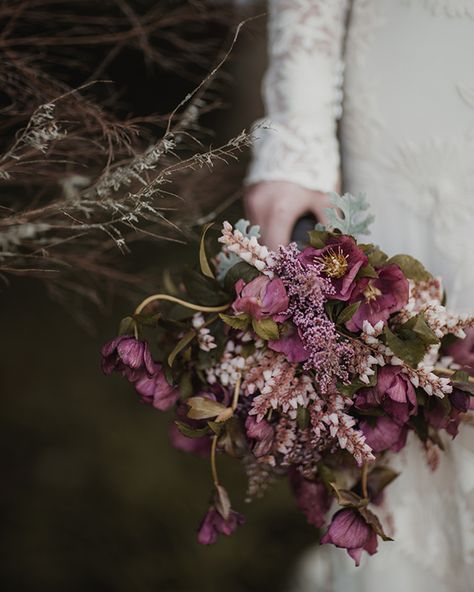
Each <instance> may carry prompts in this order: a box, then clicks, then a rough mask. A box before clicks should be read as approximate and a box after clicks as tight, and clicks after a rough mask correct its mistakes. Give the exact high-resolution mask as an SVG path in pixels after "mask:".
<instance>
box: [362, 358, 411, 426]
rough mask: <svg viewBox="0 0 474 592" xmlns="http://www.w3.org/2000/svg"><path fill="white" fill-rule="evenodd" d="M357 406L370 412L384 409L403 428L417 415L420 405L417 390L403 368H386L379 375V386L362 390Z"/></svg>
mask: <svg viewBox="0 0 474 592" xmlns="http://www.w3.org/2000/svg"><path fill="white" fill-rule="evenodd" d="M355 406H356V408H358V409H364V410H368V409H371V408H382V409H383V410H384V411H385V412H386V413H387V414H388V415H389V416H390V417H391V418H392V419H393V420H394V421H395V422H396V423H398V424H399V425H400V426H403V425H405V424H406V423H407V421H408V420H409V419H410V416H411V415H416V413H417V411H418V403H417V400H416V393H415V389H414V387H413V385H412V383H411V382H410V380H409V378H408V376H407V375H406V374H404V373H403V371H402V368H401V366H384V367H383V368H381V369H380V370H379V373H378V375H377V384H376V385H375V386H374V387H371V388H364V389H361V390H360V391H359V392H358V393H357V396H356V399H355Z"/></svg>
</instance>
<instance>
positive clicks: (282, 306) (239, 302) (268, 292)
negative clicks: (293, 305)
mask: <svg viewBox="0 0 474 592" xmlns="http://www.w3.org/2000/svg"><path fill="white" fill-rule="evenodd" d="M235 291H236V293H237V298H236V299H235V301H234V303H233V305H232V308H233V309H234V311H235V312H236V313H239V312H240V313H247V314H249V315H250V316H251V317H253V318H254V319H263V318H266V317H271V318H272V319H273V320H274V321H283V320H284V319H285V318H286V316H285V314H284V313H285V312H286V310H287V308H288V295H287V293H286V290H285V286H284V285H283V282H282V281H281V280H280V279H279V278H275V279H273V280H271V279H270V278H268V277H267V276H266V275H259V276H258V277H256V278H255V279H253V280H252V281H251V282H249V283H248V284H246V283H245V282H244V280H242V279H240V280H239V281H238V282H237V283H236V284H235Z"/></svg>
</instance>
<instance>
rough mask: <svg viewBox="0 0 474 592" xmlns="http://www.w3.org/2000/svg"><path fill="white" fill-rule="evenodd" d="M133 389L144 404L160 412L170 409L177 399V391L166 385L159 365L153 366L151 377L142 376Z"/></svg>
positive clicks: (166, 382)
mask: <svg viewBox="0 0 474 592" xmlns="http://www.w3.org/2000/svg"><path fill="white" fill-rule="evenodd" d="M135 389H136V391H137V393H138V394H139V395H140V396H141V398H142V401H143V402H144V403H148V404H149V405H153V407H155V409H160V411H166V410H167V409H169V408H170V407H172V406H173V405H174V404H175V403H176V401H177V400H178V398H179V390H178V389H177V388H176V387H174V386H171V385H170V384H169V383H168V381H167V380H166V378H165V375H164V374H163V371H162V369H161V366H160V365H159V364H155V372H154V374H153V375H152V376H147V375H146V374H143V375H142V376H141V378H139V379H138V380H137V381H136V382H135Z"/></svg>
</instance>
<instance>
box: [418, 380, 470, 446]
mask: <svg viewBox="0 0 474 592" xmlns="http://www.w3.org/2000/svg"><path fill="white" fill-rule="evenodd" d="M471 400H472V399H471V395H469V394H468V393H465V392H463V391H461V390H459V389H454V390H453V392H452V393H451V394H450V395H449V402H450V403H451V405H450V406H449V405H445V404H444V403H443V401H442V400H441V399H438V398H434V397H432V398H431V399H430V401H428V403H427V405H426V406H425V408H424V413H425V418H426V420H427V421H428V423H429V424H430V426H432V427H433V428H435V429H436V430H446V431H447V432H448V434H449V435H450V436H452V437H453V438H454V437H455V436H457V434H458V431H459V424H460V423H461V418H462V414H463V413H466V411H469V409H470V408H471V407H470V406H471Z"/></svg>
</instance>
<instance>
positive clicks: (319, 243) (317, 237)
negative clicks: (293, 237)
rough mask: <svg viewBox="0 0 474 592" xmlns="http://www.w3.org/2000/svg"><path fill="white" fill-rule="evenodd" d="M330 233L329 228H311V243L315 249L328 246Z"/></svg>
mask: <svg viewBox="0 0 474 592" xmlns="http://www.w3.org/2000/svg"><path fill="white" fill-rule="evenodd" d="M329 234H330V233H329V232H328V231H327V230H311V231H310V232H308V237H309V244H310V245H311V246H312V247H314V248H315V249H322V248H323V247H325V246H326V242H327V240H328V237H329Z"/></svg>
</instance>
